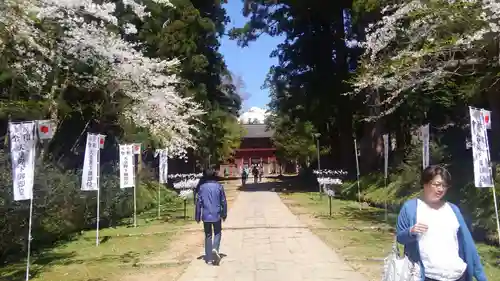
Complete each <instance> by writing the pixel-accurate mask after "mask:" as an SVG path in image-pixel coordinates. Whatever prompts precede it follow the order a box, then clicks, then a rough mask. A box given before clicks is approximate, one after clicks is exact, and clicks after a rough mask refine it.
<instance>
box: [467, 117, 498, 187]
mask: <svg viewBox="0 0 500 281" xmlns="http://www.w3.org/2000/svg"><path fill="white" fill-rule="evenodd" d="M469 113H470V132H471V142H472V159H473V164H474V184H475V186H476V187H493V186H494V182H493V177H492V175H491V163H490V147H489V144H488V135H487V131H486V126H485V124H484V116H483V111H482V110H480V109H476V108H473V107H469Z"/></svg>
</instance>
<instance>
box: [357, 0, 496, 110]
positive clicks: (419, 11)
mask: <svg viewBox="0 0 500 281" xmlns="http://www.w3.org/2000/svg"><path fill="white" fill-rule="evenodd" d="M499 7H500V5H499V4H498V3H496V2H494V1H489V0H481V1H475V0H458V1H446V0H442V1H420V0H409V1H404V2H403V3H401V4H398V5H391V6H387V7H385V8H384V9H383V10H382V14H383V16H382V18H381V20H379V21H378V22H376V23H374V24H371V25H370V26H369V27H368V28H367V30H366V40H365V42H364V44H363V46H364V48H365V54H364V57H363V60H362V63H361V66H360V71H359V75H358V76H357V77H356V79H355V81H354V93H355V94H358V95H365V96H366V97H367V100H369V98H370V97H371V96H372V95H373V94H374V93H375V92H376V93H381V96H382V98H380V99H379V100H380V103H379V104H377V105H378V106H379V107H380V108H381V109H382V110H381V111H380V114H379V115H378V116H372V117H371V118H368V119H373V118H379V117H381V116H385V115H388V114H391V113H392V112H394V111H395V110H396V109H397V108H398V107H399V106H400V105H401V104H403V103H408V102H411V101H412V97H414V96H415V95H422V94H433V93H437V92H438V91H439V89H440V88H442V87H444V86H443V85H445V84H446V83H449V82H450V81H452V80H453V79H458V78H460V79H461V80H462V81H464V80H466V79H476V80H478V79H481V80H482V79H483V78H484V77H488V76H492V75H495V73H496V71H493V70H492V68H491V67H496V65H497V63H496V61H495V59H494V58H497V57H498V53H497V50H496V49H497V48H496V47H495V45H496V44H498V43H497V42H498V32H499V30H500V29H499V19H500V8H499ZM479 74H480V75H479ZM478 77H480V78H478ZM469 82H470V81H469ZM496 83H497V79H493V80H492V81H490V82H488V83H487V84H488V85H492V84H493V85H494V84H496Z"/></svg>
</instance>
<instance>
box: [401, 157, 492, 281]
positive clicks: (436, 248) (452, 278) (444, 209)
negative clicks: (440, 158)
mask: <svg viewBox="0 0 500 281" xmlns="http://www.w3.org/2000/svg"><path fill="white" fill-rule="evenodd" d="M421 184H422V185H423V192H422V195H421V196H420V198H414V199H410V200H408V201H406V202H405V203H404V204H403V207H402V208H401V211H400V212H399V216H398V221H397V227H396V229H397V241H398V242H399V243H401V244H403V245H404V252H405V255H406V256H407V257H408V258H409V259H410V260H411V261H412V262H414V263H415V268H416V272H417V274H418V272H420V279H421V280H422V281H457V280H459V281H472V280H473V277H475V278H476V280H477V281H487V278H486V275H485V273H484V270H483V266H482V265H481V260H480V258H479V254H478V252H477V249H476V246H475V243H474V240H473V239H472V235H471V233H470V231H469V228H468V227H467V224H466V223H465V220H464V218H463V216H462V213H461V212H460V209H459V208H458V207H457V206H455V205H454V204H452V203H449V202H446V200H445V199H444V196H445V195H446V192H447V191H448V189H449V188H450V184H451V175H450V173H449V172H448V171H447V170H446V169H445V168H443V167H441V166H438V165H434V166H429V167H427V168H425V170H424V171H423V172H422V175H421Z"/></svg>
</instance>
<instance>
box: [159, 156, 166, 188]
mask: <svg viewBox="0 0 500 281" xmlns="http://www.w3.org/2000/svg"><path fill="white" fill-rule="evenodd" d="M159 155H160V161H159V162H160V169H159V174H160V175H159V181H160V183H167V177H168V151H167V149H160V151H159Z"/></svg>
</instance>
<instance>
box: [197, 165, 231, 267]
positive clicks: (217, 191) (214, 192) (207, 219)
mask: <svg viewBox="0 0 500 281" xmlns="http://www.w3.org/2000/svg"><path fill="white" fill-rule="evenodd" d="M226 218H227V201H226V194H225V192H224V187H223V186H222V185H221V184H220V183H219V182H217V177H216V174H215V171H214V170H213V169H208V170H207V171H205V182H204V183H203V184H202V185H201V186H200V190H199V191H198V200H197V201H196V215H195V219H196V222H198V223H199V222H200V221H203V229H204V231H205V262H206V263H207V264H213V265H219V263H220V259H221V256H220V254H219V248H220V240H221V236H222V222H221V220H222V221H225V220H226Z"/></svg>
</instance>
